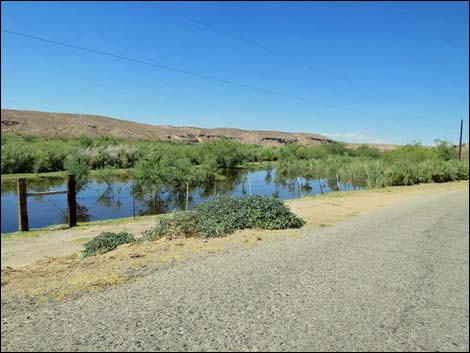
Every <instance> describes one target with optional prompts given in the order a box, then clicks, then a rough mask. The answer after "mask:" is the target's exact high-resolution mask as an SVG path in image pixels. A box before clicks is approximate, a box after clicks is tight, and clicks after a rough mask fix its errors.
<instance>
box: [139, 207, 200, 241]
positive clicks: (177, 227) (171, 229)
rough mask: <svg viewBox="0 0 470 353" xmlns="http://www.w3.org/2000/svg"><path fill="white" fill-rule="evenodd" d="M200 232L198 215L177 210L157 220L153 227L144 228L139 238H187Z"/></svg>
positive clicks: (142, 239)
mask: <svg viewBox="0 0 470 353" xmlns="http://www.w3.org/2000/svg"><path fill="white" fill-rule="evenodd" d="M200 233H201V230H200V225H199V222H198V216H197V214H196V213H194V212H178V213H175V214H173V215H170V216H169V217H164V218H160V219H158V220H157V224H156V225H155V227H153V228H150V229H148V230H146V231H145V232H144V233H143V237H141V238H140V239H139V240H141V241H144V240H157V239H159V238H162V237H168V238H169V239H176V238H180V237H184V238H189V237H193V236H198V235H199V234H200Z"/></svg>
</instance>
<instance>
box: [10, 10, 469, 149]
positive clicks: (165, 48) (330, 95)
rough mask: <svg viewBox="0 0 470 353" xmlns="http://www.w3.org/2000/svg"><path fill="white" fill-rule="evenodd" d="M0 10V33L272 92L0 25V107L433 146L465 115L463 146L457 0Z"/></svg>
mask: <svg viewBox="0 0 470 353" xmlns="http://www.w3.org/2000/svg"><path fill="white" fill-rule="evenodd" d="M1 6H2V18H1V22H2V29H6V30H11V31H16V32H23V33H27V34H31V35H34V36H39V37H44V38H48V39H51V40H56V41H61V42H66V43H70V44H74V45H78V46H82V47H86V48H90V49H97V50H101V51H105V52H110V53H114V54H117V55H122V56H127V57H132V58H136V59H140V60H145V61H149V62H153V63H157V64H162V65H167V66H171V67H175V68H179V69H182V70H187V71H191V72H195V73H199V74H203V75H209V76H214V77H217V78H221V79H226V80H230V81H235V82H238V83H241V84H246V85H251V86H256V87H261V88H264V89H267V90H272V91H276V92H279V93H281V94H282V95H279V96H278V95H270V94H265V93H261V92H259V91H256V90H251V89H248V88H242V87H236V86H230V85H226V84H223V83H220V82H214V81H209V80H203V79H200V78H196V77H192V76H188V75H184V74H181V73H176V72H171V71H166V70H162V69H159V68H156V67H152V66H145V65H140V64H136V63H131V62H127V61H123V60H119V59H115V58H111V57H106V56H100V55H96V54H92V53H88V52H83V51H80V50H77V49H71V48H64V47H60V46H56V45H53V44H48V43H44V42H40V41H35V40H31V39H27V38H22V37H18V36H14V35H11V34H7V33H4V32H2V42H1V43H2V44H1V45H2V62H1V65H2V79H1V88H2V95H1V100H2V108H9V109H26V110H41V111H54V112H69V113H84V114H97V115H105V116H111V117H116V118H121V119H126V120H132V121H138V122H144V123H150V124H163V125H175V126H200V127H236V128H243V129H260V130H284V131H298V132H314V133H327V134H329V135H330V136H331V137H333V138H335V139H338V140H344V141H352V142H371V143H409V142H413V141H418V142H421V143H423V144H432V143H433V141H434V139H436V138H440V139H446V140H450V141H452V142H454V143H455V142H457V141H458V132H459V131H458V129H459V124H460V118H464V126H465V129H464V140H465V141H468V116H469V99H468V96H469V71H468V70H469V69H468V66H469V54H468V52H469V38H468V31H469V22H468V18H469V10H468V3H467V2H450V1H449V2H421V3H418V2H258V3H256V2H252V3H247V2H245V3H244V2H187V3H185V2H178V3H177V2H161V3H152V2H89V3H80V2H71V3H61V2H50V3H48V2H36V3H32V2H31V3H30V2H8V1H4V2H2V5H1ZM161 7H165V8H169V9H172V10H175V11H177V12H178V14H176V13H174V12H168V11H165V10H163V9H162V8H161ZM181 14H182V15H184V16H189V17H191V18H193V19H196V20H198V21H202V22H204V23H207V24H210V25H211V26H213V27H215V28H217V29H218V30H214V29H212V28H208V27H206V26H203V25H200V24H197V23H194V22H191V21H189V20H188V19H187V18H185V17H184V16H182V15H181ZM221 31H226V32H229V33H232V34H235V35H236V37H237V38H233V37H231V36H229V35H227V34H224V33H222V32H221ZM239 38H243V39H246V40H248V41H250V42H254V43H256V44H260V45H262V46H263V47H265V48H268V49H269V50H265V49H262V48H260V47H258V46H255V45H252V44H249V43H247V42H244V41H243V40H240V39H239ZM273 51H274V52H275V53H273ZM288 96H294V97H298V98H301V99H300V100H297V99H292V98H289V97H288Z"/></svg>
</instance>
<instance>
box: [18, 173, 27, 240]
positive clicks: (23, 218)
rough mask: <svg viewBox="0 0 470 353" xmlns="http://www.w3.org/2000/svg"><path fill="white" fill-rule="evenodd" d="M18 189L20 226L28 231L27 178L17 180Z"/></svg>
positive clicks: (22, 229)
mask: <svg viewBox="0 0 470 353" xmlns="http://www.w3.org/2000/svg"><path fill="white" fill-rule="evenodd" d="M17 190H18V227H19V229H20V230H21V231H28V230H29V224H28V206H27V202H26V192H27V190H26V178H19V179H18V180H17Z"/></svg>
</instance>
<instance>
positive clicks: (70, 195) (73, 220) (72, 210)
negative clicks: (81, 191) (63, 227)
mask: <svg viewBox="0 0 470 353" xmlns="http://www.w3.org/2000/svg"><path fill="white" fill-rule="evenodd" d="M67 205H68V210H67V211H68V216H69V227H74V226H76V225H77V199H76V195H75V176H74V175H68V176H67Z"/></svg>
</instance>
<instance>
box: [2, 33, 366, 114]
mask: <svg viewBox="0 0 470 353" xmlns="http://www.w3.org/2000/svg"><path fill="white" fill-rule="evenodd" d="M1 31H2V32H4V33H8V34H11V35H15V36H20V37H24V38H29V39H34V40H38V41H42V42H46V43H50V44H55V45H59V46H63V47H67V48H73V49H78V50H82V51H86V52H90V53H94V54H99V55H104V56H108V57H112V58H116V59H121V60H126V61H130V62H134V63H138V64H143V65H149V66H153V67H157V68H160V69H163V70H168V71H173V72H177V73H181V74H185V75H190V76H193V77H197V78H202V79H205V80H210V81H216V82H219V83H224V84H228V85H232V86H236V87H242V88H249V89H252V90H255V91H258V92H262V93H265V94H271V95H276V96H281V97H286V98H290V99H294V100H297V101H303V102H312V100H311V99H307V98H304V97H299V96H293V95H290V94H285V93H282V92H276V91H273V90H269V89H265V88H262V87H256V86H252V85H248V84H244V83H239V82H235V81H231V80H226V79H222V78H218V77H215V76H209V75H205V74H200V73H196V72H192V71H187V70H183V69H178V68H175V67H172V66H167V65H162V64H158V63H154V62H150V61H145V60H140V59H135V58H131V57H127V56H123V55H118V54H113V53H109V52H105V51H102V50H97V49H91V48H86V47H82V46H79V45H75V44H70V43H64V42H59V41H56V40H52V39H48V38H44V37H39V36H35V35H32V34H28V33H23V32H16V31H11V30H7V29H2V30H1ZM315 104H317V105H321V106H324V107H327V108H333V109H338V110H343V111H349V112H356V113H363V112H360V111H357V110H352V109H346V108H342V107H340V106H337V105H333V104H327V103H321V102H318V101H315Z"/></svg>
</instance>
